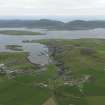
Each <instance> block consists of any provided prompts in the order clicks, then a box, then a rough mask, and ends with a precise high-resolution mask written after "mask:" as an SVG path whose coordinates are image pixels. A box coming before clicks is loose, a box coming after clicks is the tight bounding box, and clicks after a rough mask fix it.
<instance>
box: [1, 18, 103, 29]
mask: <svg viewBox="0 0 105 105" xmlns="http://www.w3.org/2000/svg"><path fill="white" fill-rule="evenodd" d="M0 27H9V28H12V27H28V28H43V29H59V30H85V29H86V30H87V29H95V28H105V21H99V20H96V21H83V20H75V21H71V22H67V23H64V22H61V21H56V20H48V19H41V20H0Z"/></svg>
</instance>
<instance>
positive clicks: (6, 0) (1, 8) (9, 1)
mask: <svg viewBox="0 0 105 105" xmlns="http://www.w3.org/2000/svg"><path fill="white" fill-rule="evenodd" d="M7 16H8V17H12V16H13V17H19V16H21V17H25V16H27V17H31V16H33V17H34V16H36V17H38V16H42V17H43V16H48V17H50V16H59V17H60V16H65V17H67V16H72V17H75V16H81V17H82V16H85V17H86V16H92V17H95V16H98V17H99V16H103V18H104V16H105V0H0V17H7Z"/></svg>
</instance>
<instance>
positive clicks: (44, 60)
mask: <svg viewBox="0 0 105 105" xmlns="http://www.w3.org/2000/svg"><path fill="white" fill-rule="evenodd" d="M0 30H29V31H38V32H42V33H45V34H46V35H35V36H32V35H24V36H15V35H14V36H13V35H2V34H0V52H11V50H8V49H6V47H5V46H6V45H21V46H22V48H23V50H24V51H26V52H29V57H28V58H29V60H30V61H31V62H32V63H35V64H48V62H49V57H48V48H47V47H46V46H45V45H43V44H39V43H23V42H22V41H23V40H39V39H80V38H102V39H104V38H105V29H94V30H79V31H48V30H44V29H27V28H0Z"/></svg>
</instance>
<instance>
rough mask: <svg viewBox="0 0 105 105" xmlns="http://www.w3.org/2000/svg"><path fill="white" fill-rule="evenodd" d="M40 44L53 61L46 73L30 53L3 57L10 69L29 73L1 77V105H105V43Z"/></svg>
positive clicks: (2, 60)
mask: <svg viewBox="0 0 105 105" xmlns="http://www.w3.org/2000/svg"><path fill="white" fill-rule="evenodd" d="M39 42H40V43H44V44H46V45H48V47H49V51H50V57H51V58H52V59H53V63H51V64H49V65H46V66H45V67H44V68H42V69H45V70H44V71H41V70H40V68H37V65H33V64H31V63H30V62H29V61H28V60H27V53H22V52H21V53H1V54H0V63H3V64H5V65H6V66H7V68H8V69H10V68H11V69H12V70H15V69H17V70H20V71H21V70H24V72H25V71H28V73H24V74H23V75H17V76H16V77H15V78H14V79H8V78H7V76H6V75H0V104H1V105H50V103H51V104H52V105H54V104H56V105H105V40H103V39H78V40H41V41H39ZM50 48H53V50H52V52H51V50H50ZM38 70H39V71H38ZM60 70H62V71H60ZM67 83H69V84H67ZM70 83H72V84H70Z"/></svg>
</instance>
